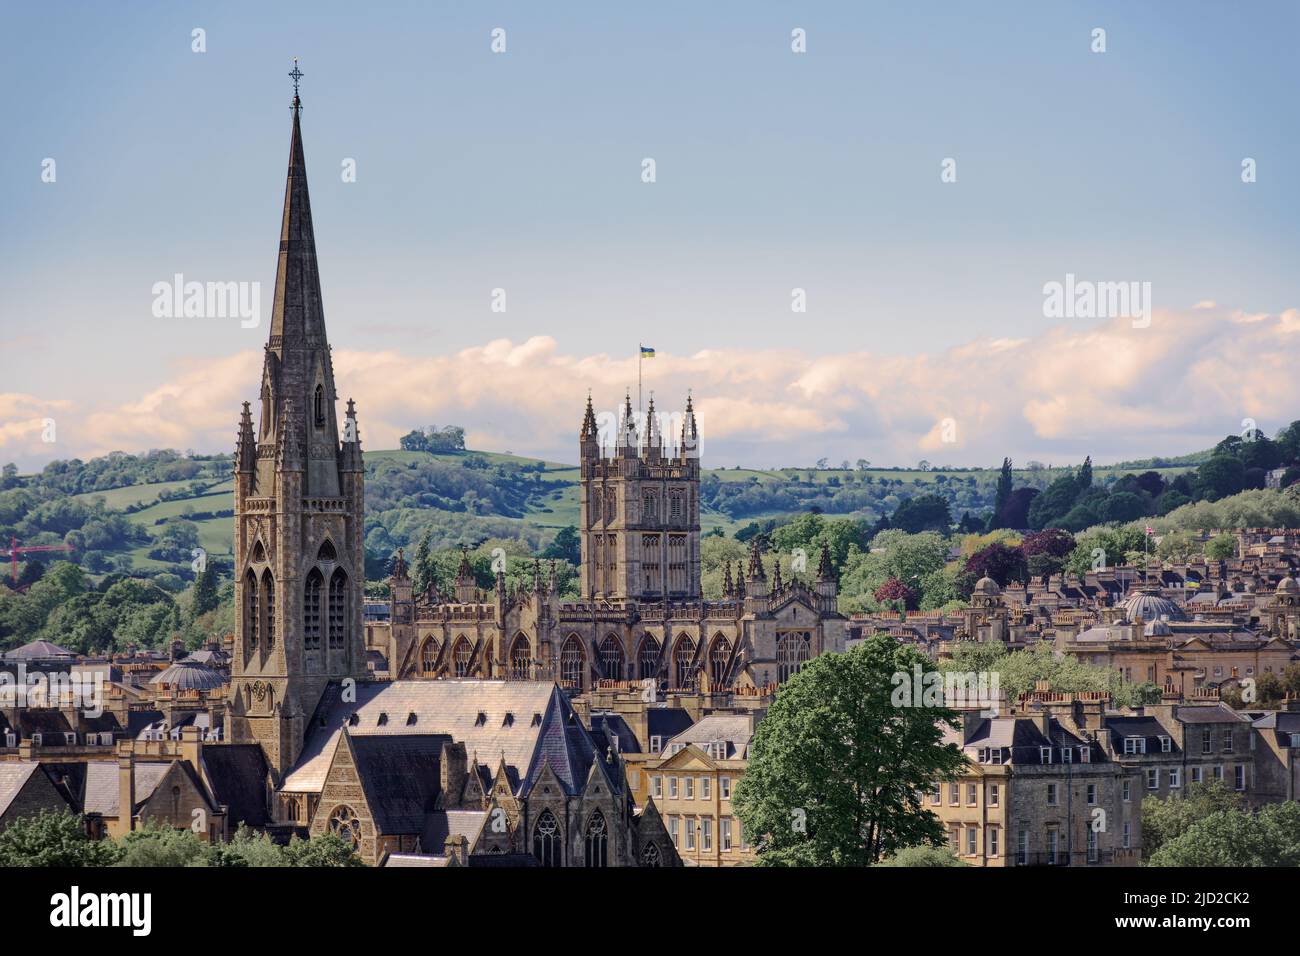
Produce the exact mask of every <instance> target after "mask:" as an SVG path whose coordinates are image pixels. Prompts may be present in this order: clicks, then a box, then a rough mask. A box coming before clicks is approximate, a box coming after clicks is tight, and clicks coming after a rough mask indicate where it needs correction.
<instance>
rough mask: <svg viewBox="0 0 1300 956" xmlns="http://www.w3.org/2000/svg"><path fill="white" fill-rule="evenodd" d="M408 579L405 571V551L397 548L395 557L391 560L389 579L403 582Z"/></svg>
mask: <svg viewBox="0 0 1300 956" xmlns="http://www.w3.org/2000/svg"><path fill="white" fill-rule="evenodd" d="M409 577H410V575H409V574H408V573H407V569H406V549H404V548H398V549H397V556H396V557H394V558H393V573H392V574H391V575H389V578H390V579H391V580H393V581H405V580H407V579H408V578H409Z"/></svg>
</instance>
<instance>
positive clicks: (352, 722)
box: [348, 710, 361, 727]
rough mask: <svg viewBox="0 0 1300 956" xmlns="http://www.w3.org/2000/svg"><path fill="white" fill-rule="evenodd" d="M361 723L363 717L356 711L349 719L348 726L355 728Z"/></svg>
mask: <svg viewBox="0 0 1300 956" xmlns="http://www.w3.org/2000/svg"><path fill="white" fill-rule="evenodd" d="M359 723H361V715H360V714H358V713H357V712H356V711H355V710H354V711H353V712H352V714H351V715H350V716H349V717H348V726H349V727H355V726H356V725H357V724H359Z"/></svg>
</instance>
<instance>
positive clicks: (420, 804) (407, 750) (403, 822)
mask: <svg viewBox="0 0 1300 956" xmlns="http://www.w3.org/2000/svg"><path fill="white" fill-rule="evenodd" d="M449 740H450V738H449V737H447V736H446V735H442V734H411V735H402V736H373V735H372V736H358V737H352V736H351V735H347V736H345V737H343V738H340V740H339V746H343V745H344V742H345V741H346V742H348V743H350V744H351V745H352V754H353V758H354V760H355V761H356V770H357V777H358V778H359V779H360V781H361V789H362V790H364V791H365V795H366V804H367V805H368V806H369V807H370V812H371V813H372V814H373V816H374V819H375V825H376V826H377V827H378V828H379V832H380V833H384V834H397V833H403V834H413V833H423V832H424V825H425V819H426V818H427V817H428V815H429V814H430V813H432V812H433V809H434V803H435V801H436V800H437V798H438V793H439V789H440V785H441V772H440V764H439V757H440V756H441V754H442V747H443V744H445V743H447V742H448V741H449Z"/></svg>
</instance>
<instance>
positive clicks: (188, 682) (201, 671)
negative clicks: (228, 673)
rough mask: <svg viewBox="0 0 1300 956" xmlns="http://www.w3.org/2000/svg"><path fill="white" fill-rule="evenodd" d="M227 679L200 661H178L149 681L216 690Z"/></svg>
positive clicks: (189, 688) (195, 688)
mask: <svg viewBox="0 0 1300 956" xmlns="http://www.w3.org/2000/svg"><path fill="white" fill-rule="evenodd" d="M225 682H226V679H225V678H224V677H222V676H221V675H220V674H219V673H217V672H216V671H214V670H213V669H212V668H211V667H208V666H207V665H205V664H200V663H199V662H198V661H177V662H176V663H175V664H173V665H172V666H171V667H168V668H167V669H166V670H164V671H163V672H162V673H161V674H159V675H158V676H156V677H155V678H154V679H153V680H151V681H150V682H149V683H151V684H168V685H170V686H172V687H175V688H177V689H178V690H215V689H216V688H218V687H220V686H221V685H222V684H224V683H225Z"/></svg>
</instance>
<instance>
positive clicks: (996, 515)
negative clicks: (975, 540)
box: [988, 458, 1013, 531]
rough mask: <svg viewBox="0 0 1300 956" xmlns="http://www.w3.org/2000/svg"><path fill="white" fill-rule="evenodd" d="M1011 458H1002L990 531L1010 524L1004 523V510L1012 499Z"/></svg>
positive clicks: (990, 516) (990, 518)
mask: <svg viewBox="0 0 1300 956" xmlns="http://www.w3.org/2000/svg"><path fill="white" fill-rule="evenodd" d="M1012 481H1013V479H1012V475H1011V459H1010V458H1003V459H1002V470H1001V471H999V472H998V485H997V490H996V492H995V493H994V496H993V513H992V514H991V515H989V526H988V530H989V531H994V530H996V529H997V528H1005V527H1008V525H1005V524H1003V523H1002V520H1003V511H1004V510H1005V509H1006V506H1007V502H1008V501H1009V500H1010V499H1011V486H1012Z"/></svg>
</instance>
